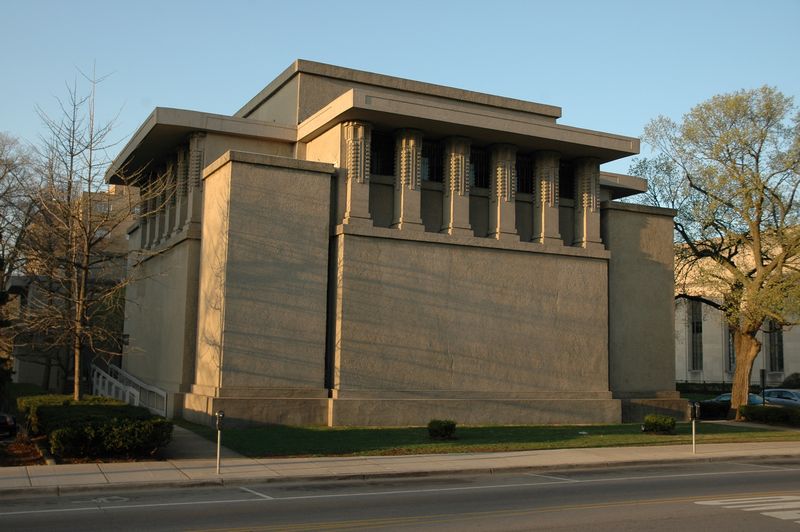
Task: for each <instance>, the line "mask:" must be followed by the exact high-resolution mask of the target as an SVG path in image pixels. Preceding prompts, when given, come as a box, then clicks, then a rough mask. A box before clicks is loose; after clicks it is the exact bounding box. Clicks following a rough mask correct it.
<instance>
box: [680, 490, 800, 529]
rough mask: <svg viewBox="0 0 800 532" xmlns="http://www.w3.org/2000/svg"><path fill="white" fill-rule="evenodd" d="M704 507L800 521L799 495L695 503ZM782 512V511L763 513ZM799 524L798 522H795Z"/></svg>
mask: <svg viewBox="0 0 800 532" xmlns="http://www.w3.org/2000/svg"><path fill="white" fill-rule="evenodd" d="M695 504H702V505H705V506H721V507H723V508H729V509H732V510H742V511H745V512H760V513H761V515H764V516H766V517H774V518H776V519H781V520H784V521H789V520H793V519H800V495H775V496H770V497H748V498H744V499H717V500H713V501H695ZM765 510H782V511H765ZM796 522H797V523H800V521H796Z"/></svg>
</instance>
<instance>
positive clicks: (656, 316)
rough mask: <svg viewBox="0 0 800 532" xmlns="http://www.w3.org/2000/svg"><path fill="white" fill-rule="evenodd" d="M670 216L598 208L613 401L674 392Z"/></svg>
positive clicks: (639, 209)
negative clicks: (606, 258)
mask: <svg viewBox="0 0 800 532" xmlns="http://www.w3.org/2000/svg"><path fill="white" fill-rule="evenodd" d="M672 216H673V211H670V210H667V209H655V208H649V207H644V206H639V205H630V204H618V203H604V204H603V210H602V228H603V241H604V242H605V244H606V247H607V248H608V250H609V251H610V252H611V260H610V262H609V287H608V288H609V299H608V303H609V356H610V364H609V371H610V374H611V377H610V379H611V390H612V391H613V392H614V393H615V395H617V394H618V395H620V396H623V395H626V394H642V393H653V392H659V391H664V390H674V389H675V386H674V383H673V382H672V377H671V376H672V375H674V373H675V357H674V353H675V344H674V337H673V331H674V326H673V323H674V316H673V274H672V269H673V266H672V264H673V254H672Z"/></svg>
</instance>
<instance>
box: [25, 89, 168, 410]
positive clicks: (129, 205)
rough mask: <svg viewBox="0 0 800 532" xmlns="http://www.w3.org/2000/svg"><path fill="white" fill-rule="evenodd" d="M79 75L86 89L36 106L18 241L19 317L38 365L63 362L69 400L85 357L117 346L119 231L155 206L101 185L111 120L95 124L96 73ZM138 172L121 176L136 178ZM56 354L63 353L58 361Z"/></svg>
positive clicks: (122, 252)
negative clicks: (36, 132)
mask: <svg viewBox="0 0 800 532" xmlns="http://www.w3.org/2000/svg"><path fill="white" fill-rule="evenodd" d="M83 79H84V80H85V82H86V83H87V84H88V87H89V89H88V91H87V93H86V94H85V95H81V94H80V93H79V91H78V89H77V82H76V83H74V84H73V85H72V86H70V87H68V88H67V95H66V98H65V99H64V100H59V113H58V114H57V115H56V116H51V115H49V114H47V113H45V112H43V111H41V110H40V111H39V114H40V116H41V118H42V120H43V122H44V124H45V126H46V129H47V132H48V137H46V138H45V139H44V140H43V142H42V145H41V147H40V148H39V150H38V164H37V169H38V172H39V175H40V176H41V179H42V186H41V187H40V188H39V189H38V190H37V192H36V194H35V195H34V197H33V202H34V203H35V204H36V206H37V213H36V216H35V218H34V219H33V221H32V223H31V229H30V231H29V232H28V235H27V237H26V239H25V249H24V253H25V256H26V266H25V272H26V273H27V274H28V277H29V279H30V280H31V287H30V289H29V291H28V308H27V312H26V313H25V319H24V321H23V324H22V326H23V327H24V328H25V330H26V332H27V333H28V335H29V337H30V338H31V339H32V341H33V342H35V343H37V351H38V352H40V353H41V352H48V351H49V352H50V353H52V354H53V356H51V357H47V356H45V363H47V364H50V363H51V361H53V360H55V361H56V363H57V364H59V365H60V366H61V369H62V370H66V369H67V368H69V367H71V370H72V375H73V379H74V384H73V389H72V392H73V397H74V398H75V399H78V398H80V395H81V381H82V374H83V373H84V369H83V368H82V362H83V357H84V356H87V357H98V356H105V357H110V356H114V355H118V354H119V353H120V352H121V342H122V322H123V315H124V314H123V309H124V301H125V295H124V294H125V288H126V286H127V285H128V279H127V277H126V273H125V262H126V254H127V243H126V242H125V231H126V229H127V226H128V225H129V224H130V222H131V221H132V220H133V218H134V216H135V213H137V212H139V211H140V208H141V206H142V205H144V204H148V205H153V204H152V202H150V203H148V202H146V200H147V199H149V198H143V197H141V196H139V195H138V193H136V192H134V191H133V188H128V187H114V186H108V185H107V184H106V183H105V181H104V176H105V171H106V169H107V167H108V164H109V162H110V159H109V157H108V151H109V149H110V148H111V147H113V145H114V144H115V143H114V142H113V141H112V139H111V136H110V135H111V131H112V126H113V121H111V122H108V123H102V124H101V123H99V122H98V120H97V118H96V115H95V98H96V90H97V87H98V83H99V82H100V81H102V80H98V79H97V78H96V77H94V76H91V77H89V76H83ZM123 175H124V172H119V173H118V176H117V177H119V178H120V179H122V177H123ZM136 179H137V176H126V177H125V179H123V181H125V182H126V184H136ZM126 180H127V181H126ZM162 192H163V191H162V190H151V191H150V193H151V194H161V193H162ZM160 197H164V195H162V196H160ZM154 206H155V205H154ZM155 207H158V206H155ZM59 352H67V353H68V356H67V357H64V358H59V356H58V353H59ZM48 367H49V366H48Z"/></svg>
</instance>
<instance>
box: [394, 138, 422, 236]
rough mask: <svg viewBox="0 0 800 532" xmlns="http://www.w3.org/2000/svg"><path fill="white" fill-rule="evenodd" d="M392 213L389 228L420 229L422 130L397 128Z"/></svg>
mask: <svg viewBox="0 0 800 532" xmlns="http://www.w3.org/2000/svg"><path fill="white" fill-rule="evenodd" d="M394 160H395V163H394V167H395V169H394V183H395V184H394V215H393V218H392V227H394V228H396V229H403V230H411V231H424V230H425V227H424V226H423V225H422V216H421V212H422V211H421V209H422V194H421V192H420V181H421V179H422V133H421V132H420V131H416V130H413V129H405V130H402V131H399V132H398V133H397V136H396V143H395V158H394Z"/></svg>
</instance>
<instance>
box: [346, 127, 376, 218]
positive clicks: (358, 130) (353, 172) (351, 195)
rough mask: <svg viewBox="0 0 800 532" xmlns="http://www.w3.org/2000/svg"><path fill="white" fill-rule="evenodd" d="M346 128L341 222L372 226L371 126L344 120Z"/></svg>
mask: <svg viewBox="0 0 800 532" xmlns="http://www.w3.org/2000/svg"><path fill="white" fill-rule="evenodd" d="M342 128H343V129H344V135H343V138H344V146H343V151H344V156H343V157H342V160H343V161H344V168H345V172H346V173H347V175H346V176H345V209H344V217H343V220H342V223H345V224H353V223H356V224H359V223H369V225H372V216H370V214H369V171H370V170H369V157H370V134H371V128H370V125H369V124H367V123H366V122H356V121H351V122H345V123H343V124H342Z"/></svg>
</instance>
